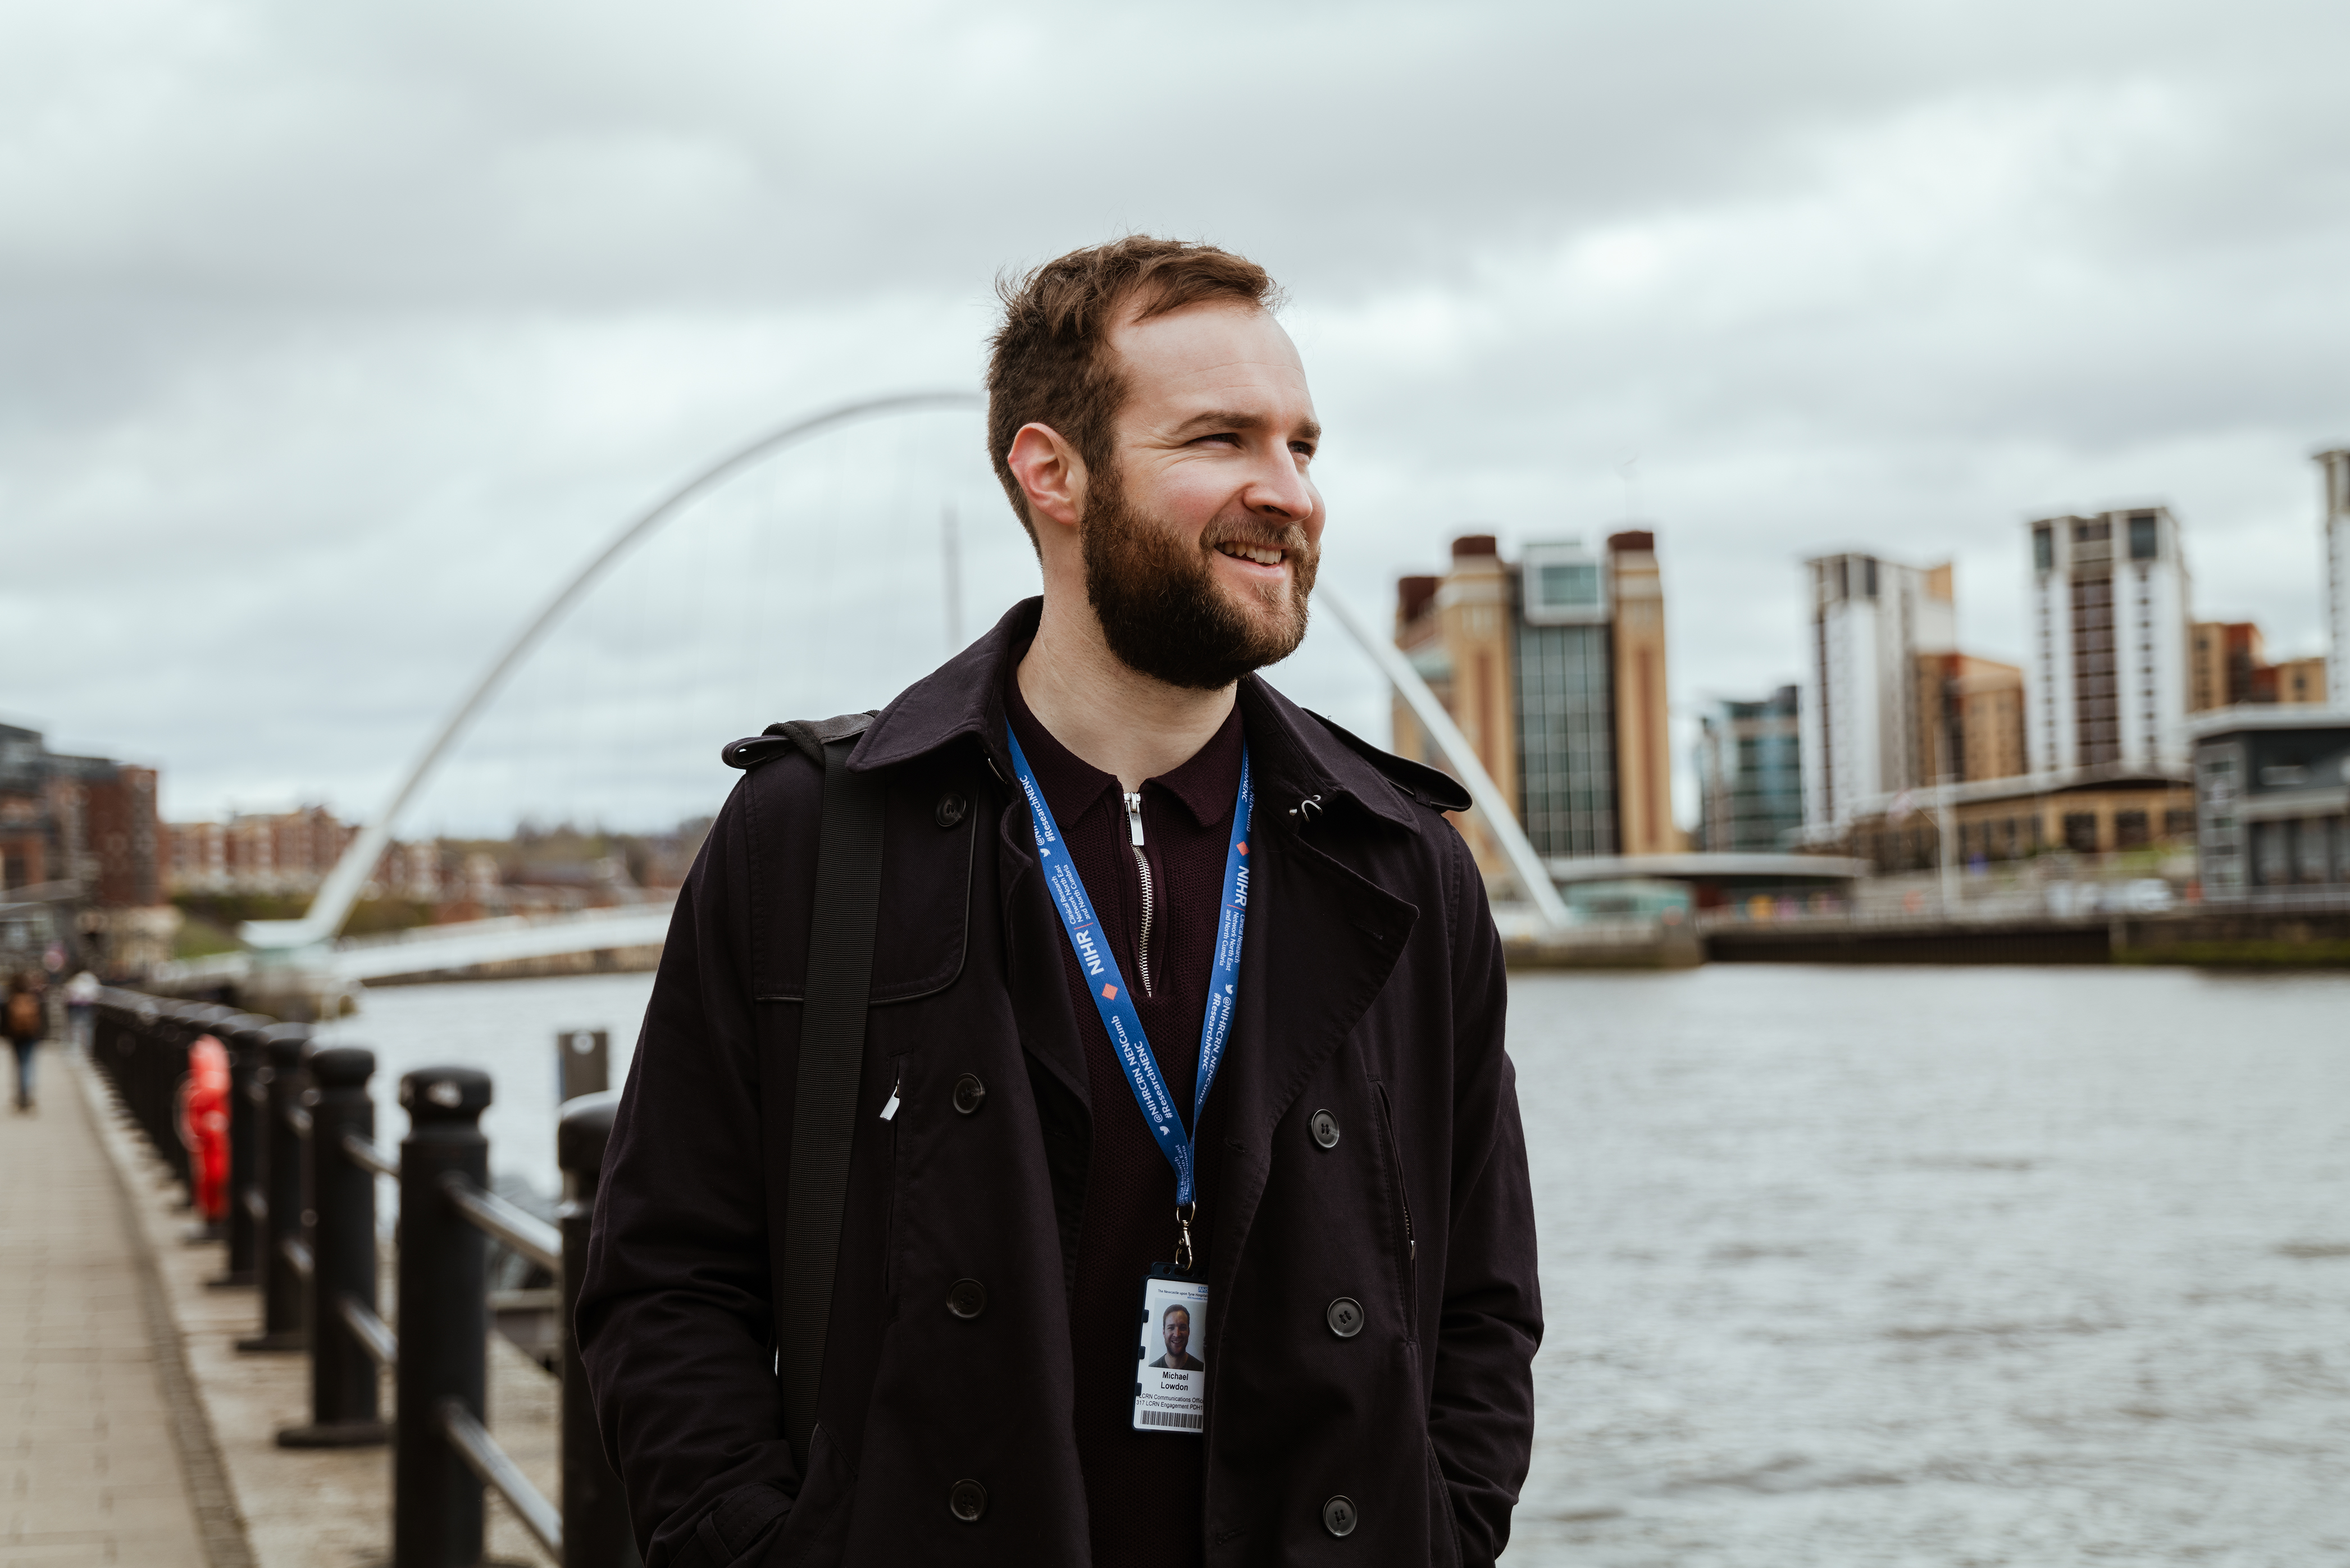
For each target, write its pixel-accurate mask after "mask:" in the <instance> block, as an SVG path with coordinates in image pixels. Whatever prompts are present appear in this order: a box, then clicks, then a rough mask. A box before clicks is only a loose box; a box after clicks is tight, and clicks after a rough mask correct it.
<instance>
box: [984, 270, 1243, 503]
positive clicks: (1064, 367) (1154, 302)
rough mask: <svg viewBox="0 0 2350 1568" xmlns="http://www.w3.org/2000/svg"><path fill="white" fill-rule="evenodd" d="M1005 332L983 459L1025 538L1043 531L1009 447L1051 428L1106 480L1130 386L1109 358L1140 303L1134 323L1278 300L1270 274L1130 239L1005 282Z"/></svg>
mask: <svg viewBox="0 0 2350 1568" xmlns="http://www.w3.org/2000/svg"><path fill="white" fill-rule="evenodd" d="M995 293H996V296H997V297H998V298H1000V299H1002V300H1003V325H1002V326H1001V327H997V328H996V331H995V336H994V337H993V338H992V339H990V340H989V348H990V352H989V355H988V359H987V455H988V457H989V458H990V459H991V460H992V461H993V462H994V464H995V477H996V478H997V479H998V480H1000V481H1001V482H1002V483H1003V493H1004V494H1006V495H1008V496H1010V497H1011V498H1012V510H1013V513H1014V515H1016V516H1017V517H1018V518H1019V519H1020V525H1021V526H1022V527H1024V528H1025V529H1027V530H1028V539H1029V542H1030V543H1031V544H1034V543H1035V539H1036V524H1035V519H1033V518H1031V517H1030V516H1029V515H1028V503H1027V500H1026V498H1025V497H1024V496H1023V495H1022V494H1021V493H1020V482H1019V481H1018V480H1016V479H1014V477H1013V476H1012V438H1013V437H1014V436H1016V435H1018V434H1019V433H1020V427H1021V426H1023V425H1026V424H1043V425H1050V426H1052V427H1053V429H1055V430H1056V431H1059V432H1060V433H1061V435H1062V436H1063V437H1064V438H1065V439H1066V441H1068V443H1069V444H1070V445H1071V446H1073V447H1075V448H1076V450H1077V456H1078V457H1079V458H1080V459H1082V460H1083V461H1084V462H1085V465H1086V467H1087V470H1088V471H1089V472H1095V473H1100V472H1104V471H1106V470H1107V467H1108V465H1109V463H1110V462H1111V461H1112V459H1113V457H1114V455H1115V453H1116V451H1117V442H1116V441H1115V439H1114V433H1113V432H1114V431H1115V427H1116V424H1117V421H1118V410H1119V409H1120V408H1121V407H1122V406H1124V404H1125V402H1126V378H1125V376H1124V375H1122V374H1121V373H1120V372H1119V369H1118V363H1117V360H1116V359H1115V358H1114V357H1113V356H1112V355H1111V354H1110V352H1109V331H1110V328H1111V327H1113V326H1115V325H1117V324H1118V321H1119V320H1120V319H1122V314H1123V312H1124V310H1125V308H1126V306H1127V305H1128V302H1129V301H1132V300H1133V299H1135V298H1137V297H1138V296H1139V297H1140V298H1141V300H1142V308H1141V309H1140V310H1139V311H1137V312H1136V313H1135V319H1136V320H1138V321H1149V319H1151V318H1152V317H1158V316H1165V315H1167V314H1168V313H1169V312H1170V311H1176V310H1180V309H1182V308H1183V307H1184V306H1189V305H1197V304H1199V303H1201V301H1203V300H1219V301H1224V302H1229V303H1232V304H1236V305H1250V306H1256V307H1257V308H1258V309H1260V310H1272V309H1275V308H1277V307H1278V306H1280V304H1281V291H1280V289H1279V288H1278V287H1277V286H1275V285H1274V281H1273V278H1272V277H1271V275H1268V274H1267V273H1266V272H1265V270H1264V268H1263V267H1261V266H1259V265H1256V263H1254V262H1253V261H1250V260H1249V259H1248V258H1247V257H1245V256H1238V255H1234V254H1232V252H1230V251H1227V250H1220V249H1218V248H1217V247H1216V246H1214V245H1211V244H1190V243H1187V242H1185V241H1182V240H1161V239H1154V238H1152V237H1151V236H1150V235H1149V234H1128V236H1127V237H1126V238H1124V239H1122V240H1113V241H1111V242H1110V243H1109V244H1106V245H1095V246H1092V247H1091V248H1089V249H1087V250H1082V251H1071V252H1070V253H1069V254H1067V255H1065V256H1063V257H1061V258H1060V259H1059V260H1058V261H1049V262H1046V263H1045V265H1042V266H1040V267H1038V268H1036V269H1035V271H1033V272H1031V273H1029V274H1028V275H1025V276H1024V277H1020V278H1016V279H1015V278H1012V277H1008V276H1006V277H1000V278H998V279H997V280H996V285H995Z"/></svg>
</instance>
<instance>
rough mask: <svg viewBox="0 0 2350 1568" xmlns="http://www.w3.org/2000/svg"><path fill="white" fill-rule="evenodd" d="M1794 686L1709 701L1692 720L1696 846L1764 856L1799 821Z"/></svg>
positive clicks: (1799, 770) (1800, 782)
mask: <svg viewBox="0 0 2350 1568" xmlns="http://www.w3.org/2000/svg"><path fill="white" fill-rule="evenodd" d="M1798 712H1799V705H1798V703H1797V701H1796V697H1795V688H1794V687H1793V686H1782V687H1780V688H1779V690H1778V691H1774V692H1773V693H1772V694H1771V695H1770V696H1769V697H1767V698H1765V699H1763V701H1759V702H1741V701H1720V702H1715V703H1713V704H1711V706H1710V707H1709V708H1708V709H1707V710H1706V711H1705V712H1704V713H1703V714H1701V715H1700V717H1699V719H1698V742H1697V778H1698V810H1699V818H1698V847H1700V849H1706V850H1711V851H1713V852H1714V853H1717V854H1721V853H1729V852H1733V851H1747V852H1768V851H1772V850H1775V849H1778V848H1780V847H1781V839H1782V836H1783V835H1785V834H1786V833H1787V832H1789V831H1790V830H1792V829H1794V828H1797V827H1801V826H1803V823H1804V770H1803V763H1802V750H1803V737H1802V732H1801V724H1800V722H1799V720H1798V717H1797V715H1798Z"/></svg>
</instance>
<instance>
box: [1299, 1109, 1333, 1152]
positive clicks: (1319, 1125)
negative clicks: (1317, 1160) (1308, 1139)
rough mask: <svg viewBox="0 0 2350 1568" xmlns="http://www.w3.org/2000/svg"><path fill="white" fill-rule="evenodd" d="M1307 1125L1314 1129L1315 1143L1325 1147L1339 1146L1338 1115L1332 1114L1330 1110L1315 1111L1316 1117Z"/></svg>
mask: <svg viewBox="0 0 2350 1568" xmlns="http://www.w3.org/2000/svg"><path fill="white" fill-rule="evenodd" d="M1306 1125H1307V1126H1308V1127H1311V1128H1312V1129H1313V1133H1314V1141H1315V1143H1318V1144H1320V1145H1321V1146H1322V1147H1324V1148H1336V1147H1338V1118H1337V1117H1336V1116H1332V1115H1331V1114H1330V1113H1329V1112H1328V1111H1315V1113H1314V1119H1313V1120H1312V1121H1311V1122H1309V1123H1307V1124H1306Z"/></svg>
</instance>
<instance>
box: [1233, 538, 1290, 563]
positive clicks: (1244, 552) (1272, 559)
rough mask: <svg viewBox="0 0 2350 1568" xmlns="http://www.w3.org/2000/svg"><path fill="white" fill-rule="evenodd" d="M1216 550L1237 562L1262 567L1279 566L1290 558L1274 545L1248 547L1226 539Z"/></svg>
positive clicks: (1284, 551) (1234, 540) (1237, 541)
mask: <svg viewBox="0 0 2350 1568" xmlns="http://www.w3.org/2000/svg"><path fill="white" fill-rule="evenodd" d="M1216 548H1217V549H1218V550H1219V551H1220V552H1222V554H1224V555H1227V556H1231V557H1232V559H1234V560H1236V561H1253V562H1255V563H1256V564H1257V565H1258V566H1279V565H1281V564H1282V562H1284V561H1285V560H1287V559H1288V558H1289V553H1288V552H1287V551H1286V550H1284V549H1281V548H1280V547H1279V546H1277V545H1246V544H1243V543H1241V542H1240V541H1239V540H1237V539H1226V540H1225V541H1223V542H1222V544H1220V545H1217V546H1216Z"/></svg>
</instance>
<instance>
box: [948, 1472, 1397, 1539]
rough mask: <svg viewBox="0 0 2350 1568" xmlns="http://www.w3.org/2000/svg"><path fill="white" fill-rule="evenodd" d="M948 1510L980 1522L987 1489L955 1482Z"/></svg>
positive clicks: (969, 1482) (966, 1520) (968, 1520)
mask: <svg viewBox="0 0 2350 1568" xmlns="http://www.w3.org/2000/svg"><path fill="white" fill-rule="evenodd" d="M1333 1501H1338V1502H1345V1501H1346V1499H1344V1498H1336V1499H1334V1500H1333ZM1348 1506H1349V1507H1351V1506H1352V1505H1351V1504H1349V1505H1348ZM947 1511H948V1512H950V1513H951V1514H953V1515H954V1516H955V1517H956V1518H957V1519H960V1520H962V1521H963V1522H964V1523H965V1524H977V1523H978V1522H979V1516H980V1515H981V1514H983V1513H985V1512H986V1511H987V1489H986V1488H985V1487H983V1486H982V1485H980V1484H979V1483H978V1482H977V1481H975V1480H959V1481H957V1482H955V1483H954V1485H953V1486H952V1487H951V1488H949V1489H948V1490H947ZM1328 1512H1329V1510H1328V1509H1324V1510H1323V1513H1324V1515H1325V1517H1327V1515H1328ZM1352 1518H1353V1516H1352V1515H1351V1514H1350V1515H1349V1516H1348V1520H1349V1522H1348V1523H1347V1530H1352V1529H1354V1528H1355V1527H1354V1524H1353V1522H1352ZM1346 1532H1347V1531H1346V1530H1342V1531H1340V1532H1338V1533H1339V1534H1341V1535H1344V1534H1345V1533H1346Z"/></svg>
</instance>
